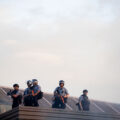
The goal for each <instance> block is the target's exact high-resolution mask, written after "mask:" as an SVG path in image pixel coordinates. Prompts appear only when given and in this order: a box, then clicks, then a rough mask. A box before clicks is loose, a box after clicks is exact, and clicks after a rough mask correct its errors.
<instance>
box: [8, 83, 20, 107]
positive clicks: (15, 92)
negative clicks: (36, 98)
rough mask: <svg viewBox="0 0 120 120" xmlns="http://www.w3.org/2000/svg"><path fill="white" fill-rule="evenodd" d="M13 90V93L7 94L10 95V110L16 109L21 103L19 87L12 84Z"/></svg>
mask: <svg viewBox="0 0 120 120" xmlns="http://www.w3.org/2000/svg"><path fill="white" fill-rule="evenodd" d="M13 88H14V90H13V91H10V92H8V95H11V97H12V99H13V103H12V109H13V108H15V107H18V106H19V105H20V104H21V103H22V94H21V92H20V91H19V85H18V84H14V85H13Z"/></svg>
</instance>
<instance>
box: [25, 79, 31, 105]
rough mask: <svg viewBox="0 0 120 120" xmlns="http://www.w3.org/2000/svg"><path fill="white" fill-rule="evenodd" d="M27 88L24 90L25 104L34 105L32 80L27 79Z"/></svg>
mask: <svg viewBox="0 0 120 120" xmlns="http://www.w3.org/2000/svg"><path fill="white" fill-rule="evenodd" d="M27 86H28V87H27V88H26V89H25V91H24V106H32V89H33V87H32V81H31V80H28V81H27Z"/></svg>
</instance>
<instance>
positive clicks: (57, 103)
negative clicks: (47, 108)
mask: <svg viewBox="0 0 120 120" xmlns="http://www.w3.org/2000/svg"><path fill="white" fill-rule="evenodd" d="M68 96H69V94H68V91H67V89H66V88H65V87H64V81H63V80H60V81H59V87H57V88H56V89H55V91H54V100H53V105H52V108H62V109H65V108H66V103H67V98H68Z"/></svg>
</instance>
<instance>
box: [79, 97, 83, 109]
mask: <svg viewBox="0 0 120 120" xmlns="http://www.w3.org/2000/svg"><path fill="white" fill-rule="evenodd" d="M82 100H83V97H82V96H81V97H80V98H79V105H80V109H81V110H82V111H83V107H82Z"/></svg>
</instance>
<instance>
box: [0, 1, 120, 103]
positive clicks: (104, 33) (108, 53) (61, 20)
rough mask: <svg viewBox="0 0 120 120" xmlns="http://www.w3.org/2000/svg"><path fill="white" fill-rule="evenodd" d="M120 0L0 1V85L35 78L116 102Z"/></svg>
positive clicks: (49, 86)
mask: <svg viewBox="0 0 120 120" xmlns="http://www.w3.org/2000/svg"><path fill="white" fill-rule="evenodd" d="M119 11H120V0H0V58H1V59H0V81H1V82H0V85H5V86H12V84H13V83H16V82H17V83H19V84H20V86H21V87H22V88H25V87H26V85H25V82H26V80H28V79H32V78H37V79H38V80H39V83H40V84H41V86H42V89H43V91H45V92H50V93H51V92H53V90H54V88H55V87H56V86H57V85H58V81H59V80H60V79H64V80H65V81H66V87H67V88H68V90H69V93H70V95H72V96H79V95H80V94H81V91H82V90H83V89H84V88H87V89H88V90H89V96H90V98H92V99H98V100H104V101H110V102H119V101H120V94H119V90H120V87H119V86H120V73H119V72H120V47H119V46H120V33H119V31H120V14H119Z"/></svg>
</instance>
